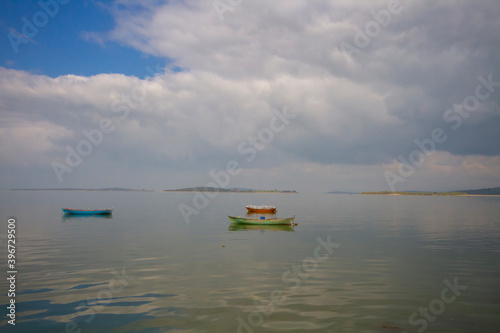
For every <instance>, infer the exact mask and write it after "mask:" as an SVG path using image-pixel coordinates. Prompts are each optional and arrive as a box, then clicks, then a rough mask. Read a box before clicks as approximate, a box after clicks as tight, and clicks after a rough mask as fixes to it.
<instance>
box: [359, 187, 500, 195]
mask: <svg viewBox="0 0 500 333" xmlns="http://www.w3.org/2000/svg"><path fill="white" fill-rule="evenodd" d="M361 194H382V195H431V196H432V195H436V196H446V195H451V196H464V195H465V196H468V195H500V187H494V188H483V189H479V190H463V191H457V192H391V191H379V192H361Z"/></svg>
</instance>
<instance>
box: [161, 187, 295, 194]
mask: <svg viewBox="0 0 500 333" xmlns="http://www.w3.org/2000/svg"><path fill="white" fill-rule="evenodd" d="M163 192H184V193H191V192H201V193H204V192H212V193H285V194H297V193H299V192H297V191H289V190H251V189H245V190H239V189H227V188H213V187H209V188H187V189H178V190H164V191H163Z"/></svg>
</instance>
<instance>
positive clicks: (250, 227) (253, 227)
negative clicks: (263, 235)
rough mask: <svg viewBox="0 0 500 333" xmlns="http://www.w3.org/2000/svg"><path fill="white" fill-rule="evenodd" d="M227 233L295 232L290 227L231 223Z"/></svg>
mask: <svg viewBox="0 0 500 333" xmlns="http://www.w3.org/2000/svg"><path fill="white" fill-rule="evenodd" d="M228 230H229V231H242V230H269V231H295V230H294V229H293V226H292V225H256V224H238V223H231V224H230V225H229V228H228Z"/></svg>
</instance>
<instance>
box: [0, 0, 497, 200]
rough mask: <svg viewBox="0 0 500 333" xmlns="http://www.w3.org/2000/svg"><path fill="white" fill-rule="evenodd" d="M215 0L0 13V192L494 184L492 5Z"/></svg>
mask: <svg viewBox="0 0 500 333" xmlns="http://www.w3.org/2000/svg"><path fill="white" fill-rule="evenodd" d="M56 1H57V2H56ZM58 1H61V2H63V3H64V2H65V1H66V0H42V3H43V4H52V8H54V5H53V4H55V3H59V2H58ZM220 1H222V3H225V4H226V5H225V6H222V7H217V8H216V7H214V6H213V3H214V2H213V1H198V0H182V1H180V0H172V1H161V0H114V1H91V0H84V1H77V0H70V1H67V3H66V4H60V5H59V6H58V7H59V8H58V12H57V14H55V15H52V16H53V17H50V18H49V16H50V15H47V14H45V12H44V10H43V9H42V6H40V5H39V3H38V1H13V0H6V1H1V2H0V34H1V36H0V140H1V142H2V145H0V174H1V175H2V182H1V183H0V187H2V188H22V187H24V188H36V187H134V188H150V189H168V188H180V187H190V186H202V185H205V184H207V183H209V182H212V181H213V176H212V175H214V174H220V172H221V171H224V170H225V169H226V168H227V165H230V164H231V162H232V161H236V162H238V165H239V166H240V167H241V172H239V173H238V175H235V176H234V177H231V181H230V183H229V184H228V186H231V187H243V188H262V189H279V188H283V189H294V190H298V191H301V192H315V193H317V192H329V191H376V190H389V189H395V190H429V191H447V190H462V189H472V188H484V187H496V186H500V145H499V144H498V143H499V142H500V66H499V64H500V63H499V59H500V58H499V54H500V35H499V34H498V31H500V21H499V20H498V17H500V6H499V5H498V0H484V1H481V2H472V1H469V0H453V1H451V0H450V1H448V0H443V1H439V2H435V1H431V0H422V1H410V0H401V1H399V2H397V1H396V2H394V1H388V0H372V1H352V0H318V1H303V0H274V1H268V0H252V1H250V0H243V1H241V2H235V1H232V2H228V1H226V0H220ZM220 1H219V3H220ZM394 4H396V6H395V5H394ZM221 8H222V9H221ZM45 19H46V22H44V20H45ZM37 20H38V21H37ZM25 21H27V22H28V24H29V25H31V24H35V23H37V22H38V25H39V27H38V31H37V32H36V33H34V32H31V33H30V31H29V29H28V30H26V29H27V28H26V27H25V25H26V22H25ZM23 29H24V31H25V32H26V33H27V34H28V35H31V36H30V41H29V42H27V43H25V44H20V45H19V47H18V48H19V52H17V53H16V52H15V51H14V49H13V47H12V45H11V42H10V41H9V35H10V36H12V34H17V35H15V36H19V34H21V33H23ZM148 68H150V69H149V70H148ZM152 73H154V78H150V76H151V75H152ZM285 115H287V116H288V117H289V118H287V116H285ZM283 119H284V120H283ZM103 124H105V126H104V127H103ZM106 124H107V125H106ZM110 128H111V129H110ZM89 133H91V134H92V133H93V134H92V135H93V136H92V135H91V134H89ZM436 133H437V134H436ZM73 152H76V153H73ZM74 154H77V155H78V156H76V155H74Z"/></svg>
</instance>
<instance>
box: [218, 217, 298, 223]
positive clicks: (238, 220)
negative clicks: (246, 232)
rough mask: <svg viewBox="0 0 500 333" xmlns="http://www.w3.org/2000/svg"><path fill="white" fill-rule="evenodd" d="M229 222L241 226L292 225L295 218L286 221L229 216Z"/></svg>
mask: <svg viewBox="0 0 500 333" xmlns="http://www.w3.org/2000/svg"><path fill="white" fill-rule="evenodd" d="M228 217H229V221H231V223H239V224H256V225H292V224H293V220H295V216H294V217H288V218H284V219H277V218H269V219H268V218H265V217H264V216H262V217H261V218H260V219H252V218H248V217H241V216H229V215H228Z"/></svg>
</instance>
